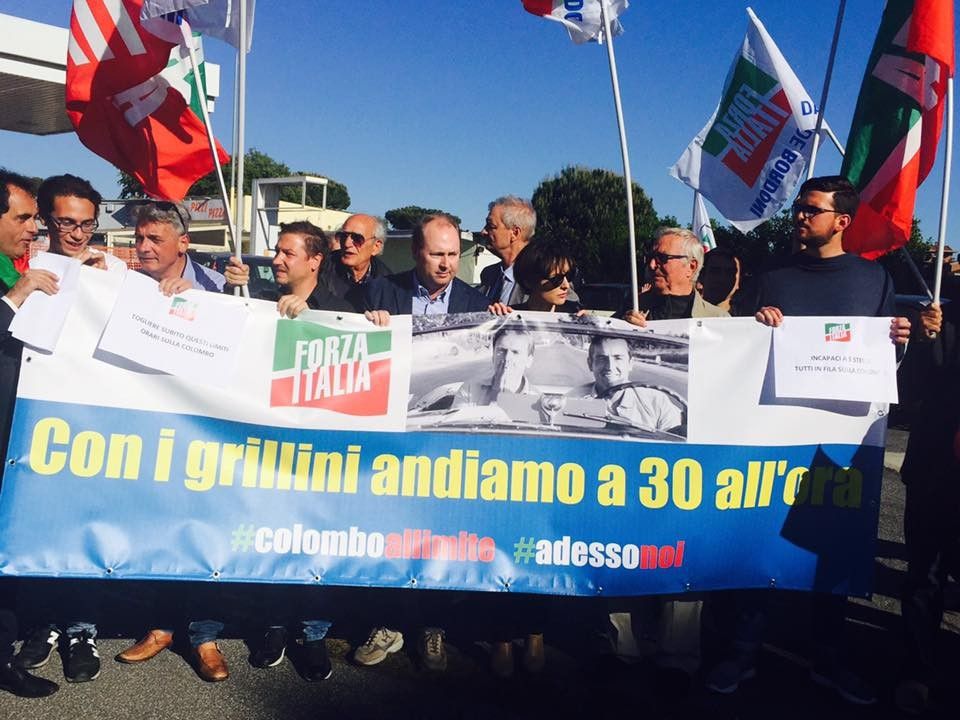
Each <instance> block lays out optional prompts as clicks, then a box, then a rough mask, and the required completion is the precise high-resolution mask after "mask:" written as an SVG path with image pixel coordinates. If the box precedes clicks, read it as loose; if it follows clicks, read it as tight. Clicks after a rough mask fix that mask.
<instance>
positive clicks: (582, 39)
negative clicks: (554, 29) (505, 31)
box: [522, 0, 630, 45]
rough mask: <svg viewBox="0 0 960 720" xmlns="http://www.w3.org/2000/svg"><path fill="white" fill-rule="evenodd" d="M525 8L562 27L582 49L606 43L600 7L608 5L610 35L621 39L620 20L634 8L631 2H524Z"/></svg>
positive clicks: (596, 0) (602, 0)
mask: <svg viewBox="0 0 960 720" xmlns="http://www.w3.org/2000/svg"><path fill="white" fill-rule="evenodd" d="M522 2H523V7H524V8H525V9H526V11H527V12H529V13H532V14H533V15H539V16H541V17H544V18H546V19H547V20H554V21H556V22H559V23H561V24H562V25H563V26H564V27H565V28H566V29H567V33H569V35H570V39H571V40H573V41H574V42H575V43H577V44H578V45H581V44H583V43H588V42H602V40H603V18H602V17H601V15H600V3H606V6H607V15H608V16H609V18H610V32H612V33H613V34H614V35H619V34H620V33H622V32H623V26H621V25H620V21H619V20H617V18H618V17H619V16H620V15H621V14H622V13H623V11H624V10H626V9H627V7H628V6H629V5H630V3H629V2H627V0H522Z"/></svg>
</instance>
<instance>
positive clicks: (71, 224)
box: [37, 175, 127, 272]
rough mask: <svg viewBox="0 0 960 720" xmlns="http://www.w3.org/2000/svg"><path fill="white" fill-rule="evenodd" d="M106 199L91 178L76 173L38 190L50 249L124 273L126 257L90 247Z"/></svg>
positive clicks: (54, 179)
mask: <svg viewBox="0 0 960 720" xmlns="http://www.w3.org/2000/svg"><path fill="white" fill-rule="evenodd" d="M102 200H103V198H102V197H101V195H100V193H98V192H97V191H96V190H95V189H94V188H93V186H92V185H91V184H90V182H89V181H87V180H84V179H83V178H79V177H77V176H75V175H54V176H53V177H49V178H47V179H46V180H44V181H43V183H42V184H41V185H40V189H39V190H38V191H37V205H38V206H39V208H40V218H41V219H42V220H43V222H44V224H45V225H46V226H47V233H48V235H49V237H50V252H52V253H56V254H57V255H66V256H67V257H72V258H76V259H77V260H79V261H80V262H81V263H83V264H84V265H92V266H94V267H98V268H101V269H106V270H113V271H116V272H124V271H126V269H127V264H126V263H125V262H123V260H121V259H120V258H118V257H115V256H114V255H113V254H111V253H103V252H100V251H98V250H94V249H93V248H91V247H90V240H91V238H92V237H93V233H94V232H95V231H96V229H97V227H99V221H98V218H99V215H100V203H101V202H102Z"/></svg>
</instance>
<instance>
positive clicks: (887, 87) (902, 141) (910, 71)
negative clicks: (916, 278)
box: [841, 0, 954, 258]
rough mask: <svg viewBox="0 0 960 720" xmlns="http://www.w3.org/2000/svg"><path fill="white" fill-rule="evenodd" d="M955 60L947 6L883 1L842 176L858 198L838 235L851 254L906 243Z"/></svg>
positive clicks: (930, 0)
mask: <svg viewBox="0 0 960 720" xmlns="http://www.w3.org/2000/svg"><path fill="white" fill-rule="evenodd" d="M953 53H954V37H953V3H952V2H947V0H887V6H886V8H885V9H884V11H883V17H882V18H881V20H880V28H879V30H878V31H877V39H876V41H875V43H874V46H873V52H872V53H871V54H870V60H869V61H868V62H867V70H866V73H865V74H864V77H863V84H862V85H861V87H860V98H859V100H858V101H857V109H856V111H855V113H854V116H853V124H852V125H851V127H850V135H849V137H848V138H847V153H846V156H845V157H844V160H843V169H842V170H841V172H842V173H843V174H844V175H845V176H846V177H847V178H849V179H850V181H851V182H852V183H853V184H854V185H855V186H856V188H857V189H858V190H859V191H860V208H859V209H858V210H857V216H856V219H855V220H854V221H853V223H852V224H851V225H850V227H848V228H847V230H846V231H845V232H844V234H843V245H844V248H845V249H846V250H847V251H848V252H855V253H858V254H860V255H863V256H864V257H867V258H875V257H878V256H880V255H883V254H884V253H887V252H890V251H891V250H896V249H897V248H899V247H902V246H903V245H905V244H906V243H907V241H908V240H909V239H910V230H911V226H912V224H913V209H914V204H915V201H916V194H917V187H918V186H919V185H920V183H922V182H923V181H924V179H925V178H926V177H927V175H929V174H930V170H931V168H932V167H933V164H934V161H935V159H936V154H937V143H938V141H939V138H940V132H941V129H942V127H943V111H944V104H945V99H946V88H947V78H948V77H952V76H953V72H954V56H953Z"/></svg>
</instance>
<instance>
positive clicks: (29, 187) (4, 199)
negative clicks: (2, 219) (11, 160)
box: [0, 167, 37, 215]
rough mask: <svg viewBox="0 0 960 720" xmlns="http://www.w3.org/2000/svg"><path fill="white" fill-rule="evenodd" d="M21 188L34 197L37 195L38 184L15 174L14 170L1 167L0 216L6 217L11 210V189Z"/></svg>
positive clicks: (24, 176)
mask: <svg viewBox="0 0 960 720" xmlns="http://www.w3.org/2000/svg"><path fill="white" fill-rule="evenodd" d="M11 187H15V188H20V189H21V190H23V191H24V192H25V193H27V194H28V195H30V197H34V196H36V194H37V183H36V182H35V181H34V180H31V179H30V178H28V177H27V176H26V175H21V174H20V173H15V172H13V171H12V170H7V169H6V168H3V167H0V215H6V214H7V211H8V210H9V209H10V188H11Z"/></svg>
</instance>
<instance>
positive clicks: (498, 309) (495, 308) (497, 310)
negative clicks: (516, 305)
mask: <svg viewBox="0 0 960 720" xmlns="http://www.w3.org/2000/svg"><path fill="white" fill-rule="evenodd" d="M487 309H488V310H489V311H490V312H492V313H493V314H494V315H509V314H510V313H512V312H513V308H512V307H510V306H509V305H507V304H506V303H502V302H495V303H494V304H493V305H491V306H490V307H488V308H487Z"/></svg>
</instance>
